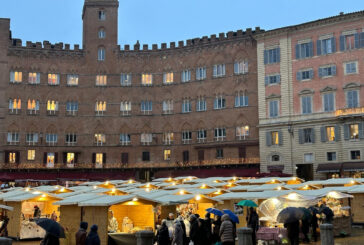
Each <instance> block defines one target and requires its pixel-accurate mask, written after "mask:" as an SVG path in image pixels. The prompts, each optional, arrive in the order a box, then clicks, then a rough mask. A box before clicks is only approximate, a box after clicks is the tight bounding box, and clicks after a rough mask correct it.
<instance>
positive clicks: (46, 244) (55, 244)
mask: <svg viewBox="0 0 364 245" xmlns="http://www.w3.org/2000/svg"><path fill="white" fill-rule="evenodd" d="M40 244H41V245H59V238H58V237H56V236H54V235H52V234H51V233H49V232H47V233H46V235H45V237H44V238H43V240H42V241H41V242H40Z"/></svg>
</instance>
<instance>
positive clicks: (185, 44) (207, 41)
mask: <svg viewBox="0 0 364 245" xmlns="http://www.w3.org/2000/svg"><path fill="white" fill-rule="evenodd" d="M263 32H264V30H261V29H260V27H256V28H255V30H252V29H251V28H247V29H246V30H245V31H243V30H237V31H235V32H234V31H229V32H227V33H219V35H218V36H217V35H215V34H213V35H211V36H210V37H208V36H203V37H202V38H193V39H188V40H186V41H178V42H177V43H176V42H170V43H169V47H168V46H167V43H161V44H160V47H158V44H152V47H151V49H150V48H149V45H148V44H143V45H140V43H139V41H138V42H137V43H136V44H134V45H133V46H132V47H131V46H130V45H129V44H126V45H124V47H123V48H120V45H119V49H120V51H121V52H128V51H142V52H151V51H170V50H175V49H183V48H193V47H201V46H206V45H211V44H218V43H222V42H226V41H232V40H238V39H248V38H254V36H255V35H256V34H261V33H263Z"/></svg>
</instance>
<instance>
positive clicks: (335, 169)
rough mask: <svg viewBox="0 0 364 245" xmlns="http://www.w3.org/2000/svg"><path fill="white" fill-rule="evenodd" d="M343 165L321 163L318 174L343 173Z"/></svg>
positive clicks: (317, 170)
mask: <svg viewBox="0 0 364 245" xmlns="http://www.w3.org/2000/svg"><path fill="white" fill-rule="evenodd" d="M341 167H342V163H321V164H319V165H318V166H317V169H316V172H318V173H339V172H340V171H341Z"/></svg>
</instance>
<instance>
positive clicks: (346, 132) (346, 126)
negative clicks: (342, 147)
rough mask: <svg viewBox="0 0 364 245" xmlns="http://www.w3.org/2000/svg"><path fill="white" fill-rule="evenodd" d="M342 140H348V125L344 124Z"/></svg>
mask: <svg viewBox="0 0 364 245" xmlns="http://www.w3.org/2000/svg"><path fill="white" fill-rule="evenodd" d="M344 139H345V140H349V139H350V128H349V125H348V124H344Z"/></svg>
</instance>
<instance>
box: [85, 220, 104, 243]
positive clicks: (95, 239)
mask: <svg viewBox="0 0 364 245" xmlns="http://www.w3.org/2000/svg"><path fill="white" fill-rule="evenodd" d="M97 229H98V227H97V225H92V226H91V230H90V233H88V235H87V238H86V245H100V243H101V242H100V237H99V234H97Z"/></svg>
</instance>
